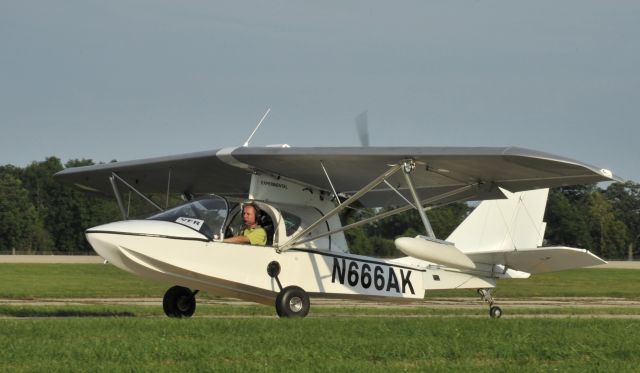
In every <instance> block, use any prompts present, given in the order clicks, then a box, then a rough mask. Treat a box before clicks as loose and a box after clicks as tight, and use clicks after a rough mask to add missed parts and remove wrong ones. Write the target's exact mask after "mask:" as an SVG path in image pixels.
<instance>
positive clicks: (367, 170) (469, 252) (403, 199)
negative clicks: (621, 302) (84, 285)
mask: <svg viewBox="0 0 640 373" xmlns="http://www.w3.org/2000/svg"><path fill="white" fill-rule="evenodd" d="M254 132H255V131H254ZM247 145H248V142H247V143H245V146H237V147H230V148H223V149H216V150H209V151H203V152H196V153H190V154H182V155H175V156H165V157H159V158H150V159H143V160H134V161H124V162H114V163H109V164H99V165H93V166H84V167H74V168H67V169H65V170H63V171H61V172H59V173H57V174H56V175H55V178H56V179H58V180H59V181H60V182H63V183H66V184H70V185H75V186H77V187H78V188H80V189H82V190H85V191H93V192H101V193H104V194H108V195H113V196H115V199H116V201H117V203H118V206H119V208H120V211H121V213H122V218H123V220H122V221H117V222H112V223H108V224H104V225H100V226H97V227H92V228H88V229H87V230H86V238H87V240H88V241H89V243H90V244H91V246H92V247H93V249H94V250H95V251H96V253H97V254H99V255H100V256H101V257H102V258H104V259H105V260H106V261H108V262H109V263H111V264H113V265H114V266H116V267H119V268H121V269H123V270H125V271H128V272H131V273H133V274H135V275H139V276H142V277H145V278H149V279H153V280H157V281H162V282H164V283H166V284H167V286H170V287H169V289H168V290H167V291H166V293H165V294H164V297H163V309H164V312H165V313H166V315H167V316H169V317H178V318H179V317H191V316H192V315H193V314H194V312H195V309H196V295H197V293H198V291H200V290H202V291H206V292H207V293H209V294H211V295H216V296H222V297H233V298H239V299H243V300H248V301H252V302H257V303H261V304H265V305H270V306H273V307H275V311H276V314H277V315H278V316H279V317H304V316H306V315H307V314H308V312H309V310H310V307H311V299H312V298H346V299H364V300H387V301H399V302H401V301H415V300H421V299H424V297H425V292H427V293H428V292H430V291H433V290H439V289H474V290H477V291H478V294H479V296H480V299H481V301H484V302H485V303H487V304H488V306H489V316H490V317H491V318H499V317H500V316H501V315H502V313H503V311H502V309H501V308H500V307H499V306H498V305H497V304H496V302H495V300H494V298H493V297H492V290H493V289H494V288H495V287H496V283H497V280H499V279H521V278H527V277H529V276H530V275H532V274H538V273H544V272H551V271H560V270H566V269H571V268H578V267H586V266H594V265H598V264H602V263H605V261H603V260H602V259H601V258H599V257H597V256H596V255H594V254H592V253H590V252H589V251H587V250H583V249H579V248H571V247H543V246H542V244H543V237H544V231H545V223H544V222H543V216H544V210H545V205H546V200H547V194H548V188H552V187H560V186H568V185H577V184H588V183H597V182H606V181H621V179H620V178H619V177H617V176H614V175H613V173H612V172H611V171H609V170H607V169H603V168H599V167H595V166H591V165H588V164H585V163H582V162H579V161H576V160H572V159H569V158H565V157H562V156H557V155H553V154H548V153H544V152H539V151H535V150H530V149H524V148H518V147H369V146H366V147H290V146H288V145H277V146H264V147H262V146H260V147H258V146H247ZM124 192H128V193H129V194H132V193H133V194H135V195H138V196H139V197H140V198H142V199H144V200H146V201H147V202H148V203H149V204H150V205H152V206H154V208H155V209H157V211H156V212H155V213H153V214H152V215H151V216H149V217H148V218H146V219H130V217H129V211H128V209H127V207H126V206H125V199H124V197H123V196H124ZM154 195H166V196H167V199H166V201H167V202H166V204H165V206H164V207H162V206H161V205H160V204H161V203H159V202H156V201H154V200H152V199H151V198H149V196H154ZM169 195H181V196H182V197H183V199H184V203H182V204H180V205H178V206H176V207H172V208H169V206H167V205H168V204H169V203H168V201H169V197H168V196H169ZM156 199H157V198H156ZM459 201H462V202H470V201H478V202H476V203H477V207H475V209H474V210H473V211H472V212H471V213H470V214H469V215H468V217H467V218H466V219H465V220H464V221H463V222H462V223H461V224H460V225H459V226H458V227H457V228H456V229H455V230H454V231H453V233H451V235H450V236H448V237H446V238H444V239H443V238H438V237H436V236H435V234H434V232H433V229H432V227H431V224H430V221H429V218H428V216H427V214H426V211H428V210H430V209H434V208H438V207H440V206H443V205H446V204H449V203H452V202H459ZM247 204H251V205H252V206H254V208H255V211H254V213H255V215H256V220H257V224H259V225H260V226H261V227H262V228H263V229H264V230H265V235H266V244H265V245H251V244H238V243H231V242H227V241H228V238H229V237H234V236H237V235H238V234H240V232H241V229H242V225H243V207H244V206H246V205H247ZM357 208H373V209H374V210H373V211H375V212H376V214H375V215H374V216H372V217H369V218H365V219H362V220H360V221H357V222H354V223H351V224H347V225H344V224H343V222H341V220H340V215H339V214H340V213H341V212H342V211H344V210H345V209H357ZM409 210H416V211H417V213H418V214H419V216H420V218H421V221H422V224H423V226H424V234H421V235H418V236H416V237H398V238H396V239H395V246H396V248H397V249H398V250H399V251H400V252H402V253H404V254H405V255H406V256H404V257H400V258H376V257H369V256H363V255H356V254H352V253H350V252H349V247H348V243H347V240H346V239H345V235H344V232H345V231H346V230H348V229H353V228H355V227H358V226H361V225H363V224H368V223H371V222H372V221H375V220H379V219H384V218H386V217H389V216H392V215H394V214H398V213H402V212H405V211H409Z"/></svg>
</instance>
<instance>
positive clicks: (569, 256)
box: [467, 246, 606, 274]
mask: <svg viewBox="0 0 640 373" xmlns="http://www.w3.org/2000/svg"><path fill="white" fill-rule="evenodd" d="M467 256H468V257H469V258H470V259H471V260H472V261H473V262H475V263H484V264H502V265H504V266H506V267H509V268H512V269H515V270H517V271H522V272H527V273H531V274H536V273H544V272H556V271H563V270H566V269H572V268H581V267H590V266H595V265H599V264H605V263H606V262H605V261H604V260H602V259H600V258H599V257H597V256H595V255H593V254H592V253H590V252H589V251H588V250H583V249H575V248H572V247H565V246H558V247H540V248H536V249H519V250H513V251H493V252H477V253H467Z"/></svg>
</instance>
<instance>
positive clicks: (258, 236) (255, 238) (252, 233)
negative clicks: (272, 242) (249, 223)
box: [242, 227, 267, 246]
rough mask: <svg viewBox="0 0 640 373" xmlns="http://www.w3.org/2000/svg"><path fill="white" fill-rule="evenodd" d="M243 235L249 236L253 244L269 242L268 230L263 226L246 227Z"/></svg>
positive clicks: (260, 244)
mask: <svg viewBox="0 0 640 373" xmlns="http://www.w3.org/2000/svg"><path fill="white" fill-rule="evenodd" d="M242 235H243V236H245V237H247V238H249V242H251V244H252V245H259V246H264V245H266V244H267V231H265V230H264V228H262V227H255V228H245V229H244V230H243V231H242Z"/></svg>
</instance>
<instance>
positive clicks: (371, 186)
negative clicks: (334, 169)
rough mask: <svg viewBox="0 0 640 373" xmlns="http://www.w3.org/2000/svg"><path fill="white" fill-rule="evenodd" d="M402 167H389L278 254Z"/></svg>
mask: <svg viewBox="0 0 640 373" xmlns="http://www.w3.org/2000/svg"><path fill="white" fill-rule="evenodd" d="M400 167H402V164H396V165H392V166H391V167H389V169H388V170H387V171H385V172H384V173H383V174H382V175H380V176H378V177H377V178H375V179H374V180H373V181H371V182H370V183H369V184H367V185H365V186H364V187H362V189H360V190H359V191H358V192H356V193H355V194H354V195H352V196H351V197H349V198H347V200H346V201H344V202H342V203H341V204H339V205H338V206H336V207H335V208H334V209H333V210H331V211H329V212H328V213H327V214H326V215H325V216H323V217H322V218H320V219H319V220H317V221H316V222H315V223H313V224H311V225H310V226H308V227H307V228H306V229H303V230H302V231H301V232H298V233H297V234H295V235H294V236H293V237H291V239H290V240H289V241H287V242H285V243H284V245H282V246H280V247H279V248H278V249H276V251H277V252H278V253H281V252H283V251H286V250H289V249H290V248H291V247H292V246H293V245H294V244H296V243H297V241H298V239H300V237H303V236H305V235H307V234H309V233H310V232H312V231H313V230H314V229H316V228H317V227H318V225H320V224H322V223H324V222H325V221H327V220H329V219H330V218H331V217H332V216H334V215H336V214H337V213H339V212H340V211H342V210H344V209H345V208H346V207H348V206H349V205H351V204H352V203H354V202H355V201H357V200H358V199H359V198H360V197H362V196H363V195H365V194H367V193H368V192H369V191H370V190H372V189H373V188H375V187H377V186H378V184H380V183H381V182H382V181H383V180H385V179H387V178H388V177H391V176H392V175H393V174H395V173H396V172H397V171H398V170H399V169H400Z"/></svg>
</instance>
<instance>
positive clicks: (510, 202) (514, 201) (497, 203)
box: [447, 189, 549, 253]
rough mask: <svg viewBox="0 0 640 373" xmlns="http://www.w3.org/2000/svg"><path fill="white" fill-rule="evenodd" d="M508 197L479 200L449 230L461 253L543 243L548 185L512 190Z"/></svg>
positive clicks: (507, 194) (505, 249) (525, 246)
mask: <svg viewBox="0 0 640 373" xmlns="http://www.w3.org/2000/svg"><path fill="white" fill-rule="evenodd" d="M502 191H503V192H504V194H505V195H506V196H507V199H500V200H490V201H482V202H481V203H480V204H479V205H478V207H476V208H475V209H474V210H473V211H472V212H471V214H469V216H468V217H467V218H466V219H465V220H464V221H463V222H462V223H461V224H460V225H459V226H458V227H457V228H456V229H455V230H454V231H453V233H451V235H450V236H449V237H448V238H447V241H449V242H453V243H454V244H455V246H456V247H457V248H458V249H460V251H462V252H463V253H473V252H480V251H513V250H517V249H520V248H536V247H539V246H541V245H542V239H543V237H544V230H545V227H546V223H544V222H543V221H542V219H543V218H544V210H545V207H546V204H547V196H548V193H549V189H536V190H529V191H525V192H518V193H511V192H509V191H506V190H504V189H502Z"/></svg>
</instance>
